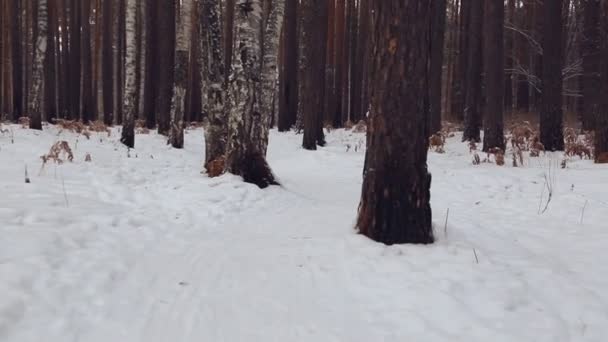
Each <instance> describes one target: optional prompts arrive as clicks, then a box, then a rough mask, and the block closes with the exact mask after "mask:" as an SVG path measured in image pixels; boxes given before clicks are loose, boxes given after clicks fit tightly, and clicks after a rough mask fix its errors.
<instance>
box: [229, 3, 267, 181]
mask: <svg viewBox="0 0 608 342" xmlns="http://www.w3.org/2000/svg"><path fill="white" fill-rule="evenodd" d="M236 6H237V7H236V22H235V26H236V31H237V32H236V42H237V44H236V46H237V52H238V53H237V54H236V55H235V57H236V58H234V60H233V66H232V77H231V82H232V84H231V88H232V89H231V100H232V108H231V113H230V121H229V126H228V132H229V134H228V139H229V140H228V149H227V159H226V170H227V171H228V172H231V173H233V174H235V175H239V176H242V177H243V180H244V181H245V182H248V183H253V184H256V185H257V186H259V187H260V188H265V187H268V186H269V185H273V184H278V183H277V181H276V180H275V178H274V175H273V174H272V171H271V169H270V166H269V165H268V163H267V161H266V156H265V155H264V154H263V151H264V149H265V147H264V146H265V145H266V144H267V139H268V137H267V136H264V135H263V134H261V132H263V131H264V130H267V128H265V127H262V126H263V125H264V124H266V122H268V120H267V119H266V118H265V116H266V115H268V113H261V112H260V108H259V88H260V87H259V82H260V76H261V75H260V71H261V67H262V65H261V64H260V57H259V56H260V49H261V42H260V33H261V22H262V7H261V3H260V0H238V1H237V4H236ZM264 140H266V141H264Z"/></svg>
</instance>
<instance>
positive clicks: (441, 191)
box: [0, 126, 608, 342]
mask: <svg viewBox="0 0 608 342" xmlns="http://www.w3.org/2000/svg"><path fill="white" fill-rule="evenodd" d="M13 129H14V130H15V143H14V144H11V143H10V139H9V138H7V137H5V136H1V135H0V189H1V190H0V191H1V194H0V293H1V295H0V341H7V342H25V341H32V342H33V341H40V340H42V339H44V340H48V341H86V342H88V341H92V342H102V341H104V342H106V341H129V342H132V341H146V342H148V341H152V342H154V341H159V342H161V341H201V340H203V341H328V342H329V341H332V342H333V341H345V342H346V341H348V342H351V341H403V340H419V341H488V340H491V341H535V342H536V341H598V342H600V341H604V340H605V338H606V336H608V295H607V294H606V293H605V289H606V287H607V286H608V265H607V264H606V263H604V262H602V260H603V259H602V258H601V256H602V255H603V252H604V250H605V246H607V245H608V230H607V229H606V225H605V222H607V221H608V205H607V204H606V203H605V202H602V201H603V197H604V196H605V193H606V191H608V172H607V171H608V169H607V168H606V167H605V166H596V165H593V164H592V163H590V162H588V161H572V162H570V163H569V164H568V168H566V169H564V170H562V169H557V170H555V172H556V184H555V187H556V189H555V193H554V195H553V199H552V202H551V203H550V204H549V207H548V210H547V212H546V213H545V214H543V215H539V214H538V205H539V200H540V199H539V196H540V193H541V189H542V186H543V183H542V182H543V174H544V173H545V172H546V165H547V163H549V162H550V161H551V160H553V162H555V161H559V159H560V158H561V157H560V156H559V155H558V154H547V155H546V156H543V157H542V158H541V160H539V161H536V160H532V159H530V160H529V161H528V165H527V166H526V167H523V168H517V169H515V168H511V167H502V168H500V167H497V166H495V165H491V164H483V165H480V166H472V165H471V162H470V159H471V158H470V156H469V154H468V149H467V146H466V145H465V144H461V143H459V142H458V139H459V137H458V136H456V137H454V138H452V139H450V140H449V142H448V145H447V153H445V154H435V153H431V154H430V160H429V165H430V169H431V172H432V174H433V183H432V208H433V215H434V222H435V225H436V235H437V237H438V242H437V243H436V244H435V245H432V246H392V247H386V246H381V245H378V244H375V243H372V242H370V241H368V240H366V239H365V238H363V237H361V236H358V235H356V234H355V232H354V231H353V228H352V226H353V223H354V220H355V217H356V209H357V204H358V200H359V194H360V187H361V169H362V166H363V153H364V152H363V151H361V150H359V149H357V151H356V152H355V151H354V148H353V146H364V144H361V141H364V140H363V139H364V136H363V135H361V134H353V133H349V132H345V131H342V130H336V131H333V132H332V133H330V134H329V135H328V147H326V148H323V149H321V150H319V151H317V152H309V151H304V150H303V149H301V148H299V146H300V143H301V141H300V139H301V136H296V135H294V134H291V133H286V134H279V133H277V132H272V134H271V144H270V150H269V162H270V164H271V166H272V167H273V170H274V172H275V173H276V175H277V176H278V178H279V179H280V181H281V182H282V184H283V185H284V186H283V187H271V188H270V189H267V190H260V189H258V188H256V187H254V186H252V185H249V184H245V183H242V182H241V181H240V180H239V179H238V178H236V177H234V176H230V175H225V176H222V177H220V178H216V179H209V178H207V177H206V176H205V175H201V173H200V170H201V168H202V163H203V160H204V159H203V157H204V156H203V155H202V151H204V148H203V143H204V142H203V141H202V135H203V134H202V131H200V130H191V131H188V132H187V134H186V135H185V138H186V142H185V146H186V148H185V149H184V150H181V151H177V150H173V149H171V148H169V147H167V146H166V144H165V140H164V138H163V137H159V136H157V135H155V134H151V135H138V136H137V139H136V145H137V146H136V147H137V148H136V149H134V150H131V151H127V150H126V149H125V148H123V147H122V146H121V145H120V143H119V142H118V141H117V140H118V138H119V136H120V135H119V133H118V129H115V130H114V131H113V133H112V136H110V137H107V136H105V135H94V136H93V137H92V138H91V140H87V139H85V138H84V137H82V136H77V135H74V134H71V133H67V132H59V131H57V130H56V129H55V128H52V127H47V128H45V131H43V132H31V131H28V130H21V129H20V128H17V126H14V127H13ZM58 139H63V140H66V141H68V142H69V143H70V146H72V147H73V149H74V152H75V155H76V159H75V162H74V163H72V164H70V163H66V164H63V165H59V166H55V165H51V164H49V165H47V166H46V167H45V170H44V171H43V172H42V173H40V174H38V167H39V165H40V161H39V159H38V156H40V155H42V154H43V153H45V152H47V150H48V148H49V147H50V146H51V144H52V143H53V142H55V141H56V140H58ZM347 145H350V147H351V148H348V146H347ZM347 150H348V152H347ZM86 153H91V156H92V158H93V161H92V162H91V163H85V162H84V155H85V154H86ZM26 164H27V165H28V170H30V176H31V178H32V183H31V184H24V183H23V168H24V165H26ZM64 189H65V191H64ZM66 194H67V199H68V201H67V203H66V201H65V196H66ZM585 203H587V204H585ZM583 206H586V209H585V214H584V221H583V223H582V224H581V223H580V216H581V212H582V208H583ZM448 208H450V217H449V220H448V229H447V236H446V235H444V228H443V226H444V221H445V213H446V211H447V209H448ZM474 254H477V259H478V261H477V260H476V258H475V255H474Z"/></svg>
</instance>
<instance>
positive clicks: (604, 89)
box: [595, 0, 608, 163]
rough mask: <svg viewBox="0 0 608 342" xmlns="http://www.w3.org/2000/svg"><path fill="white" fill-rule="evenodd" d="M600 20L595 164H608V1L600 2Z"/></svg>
mask: <svg viewBox="0 0 608 342" xmlns="http://www.w3.org/2000/svg"><path fill="white" fill-rule="evenodd" d="M600 13H601V19H600V23H601V25H600V40H599V42H600V43H601V45H600V51H601V55H600V57H601V58H600V75H601V78H600V82H601V88H600V91H601V94H604V95H603V96H601V108H600V110H598V111H597V113H596V117H595V118H596V119H595V126H596V129H595V162H596V163H608V96H606V94H608V0H602V4H601V8H600Z"/></svg>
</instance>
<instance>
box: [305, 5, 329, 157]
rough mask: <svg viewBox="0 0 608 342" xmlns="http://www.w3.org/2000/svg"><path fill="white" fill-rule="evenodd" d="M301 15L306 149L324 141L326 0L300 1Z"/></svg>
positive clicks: (312, 148)
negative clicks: (324, 13)
mask: <svg viewBox="0 0 608 342" xmlns="http://www.w3.org/2000/svg"><path fill="white" fill-rule="evenodd" d="M300 6H301V8H300V15H301V17H302V20H301V23H302V28H301V30H302V34H301V38H302V41H301V44H302V56H301V63H302V65H301V68H302V69H303V71H304V72H303V73H302V76H303V78H302V80H301V89H302V93H301V99H300V105H301V106H302V114H303V119H304V122H303V123H304V138H303V142H302V146H303V147H304V148H305V149H307V150H316V149H317V144H319V145H323V144H324V143H325V139H324V137H323V129H322V128H321V129H319V126H321V127H322V120H323V114H322V113H323V104H324V101H323V95H324V91H325V89H324V87H323V83H324V80H325V79H324V78H325V76H324V73H325V56H326V50H325V49H324V48H323V46H322V45H324V44H325V42H326V41H327V39H324V38H325V37H326V36H325V32H324V31H325V30H326V25H323V23H324V22H325V23H326V22H327V17H326V16H324V15H323V14H322V13H323V12H324V11H325V10H326V9H327V4H326V1H323V0H304V1H302V3H301V5H300Z"/></svg>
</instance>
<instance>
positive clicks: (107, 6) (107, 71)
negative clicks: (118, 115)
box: [102, 0, 114, 126]
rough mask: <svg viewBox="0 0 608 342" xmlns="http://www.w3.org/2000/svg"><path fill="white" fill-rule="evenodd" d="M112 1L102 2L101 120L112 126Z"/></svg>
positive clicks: (105, 0)
mask: <svg viewBox="0 0 608 342" xmlns="http://www.w3.org/2000/svg"><path fill="white" fill-rule="evenodd" d="M112 15H113V13H112V1H110V0H104V1H103V23H102V26H103V47H102V70H103V74H102V82H103V118H104V120H103V121H104V123H105V124H106V125H109V126H111V125H113V124H114V78H113V77H112V76H113V75H114V72H113V70H114V65H113V63H112V57H113V56H112V52H113V51H112Z"/></svg>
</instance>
